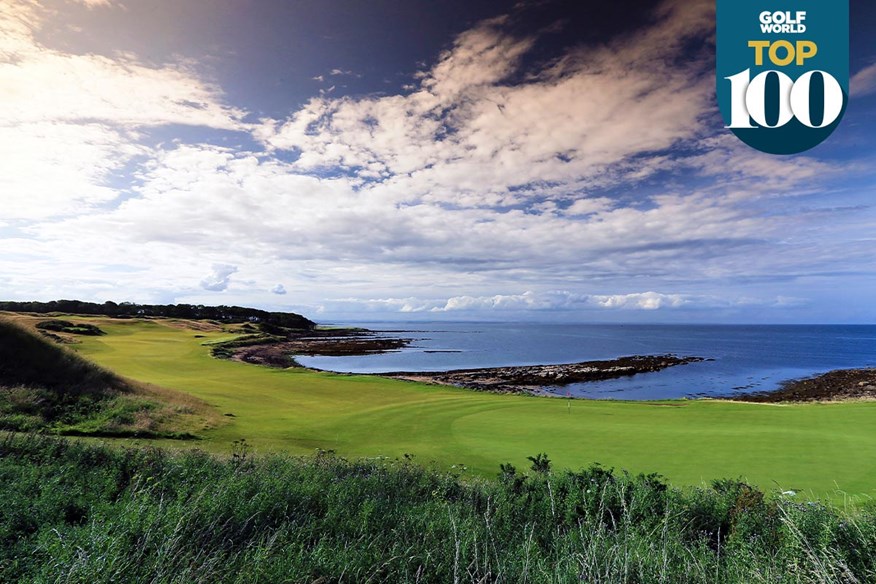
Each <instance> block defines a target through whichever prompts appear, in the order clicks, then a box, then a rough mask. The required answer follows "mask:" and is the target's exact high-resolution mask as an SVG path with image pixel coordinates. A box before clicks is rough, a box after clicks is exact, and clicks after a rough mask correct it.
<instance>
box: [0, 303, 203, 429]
mask: <svg viewBox="0 0 876 584" xmlns="http://www.w3.org/2000/svg"><path fill="white" fill-rule="evenodd" d="M18 320H19V322H13V321H10V320H4V319H0V429H6V430H15V431H48V432H54V433H60V434H67V435H80V436H128V437H130V436H138V437H153V438H155V437H164V438H192V437H194V434H193V433H192V431H193V430H201V429H203V426H204V425H205V424H209V423H210V422H211V421H213V425H215V423H216V420H217V418H218V416H217V415H216V414H215V413H214V412H212V410H211V409H210V408H207V407H205V406H204V405H203V404H201V405H200V406H198V405H197V400H196V399H195V398H193V397H192V396H188V395H185V394H176V395H174V393H175V392H171V391H167V390H161V389H159V388H154V387H148V386H146V385H144V384H142V383H138V382H131V381H128V380H125V379H123V378H122V377H120V376H119V375H117V374H115V373H113V372H111V371H109V370H107V369H104V368H102V367H100V366H98V365H96V364H95V363H93V362H91V361H88V360H86V359H83V358H82V357H81V356H80V355H78V354H76V353H75V352H73V351H71V350H69V349H68V348H66V347H64V346H61V345H58V344H56V343H54V342H52V341H50V340H47V339H46V338H44V337H42V336H40V335H39V334H37V333H36V332H35V331H34V330H33V329H31V328H29V327H28V326H27V325H26V324H25V323H24V322H22V321H21V319H18ZM31 324H33V323H31ZM39 324H42V323H37V325H39ZM67 324H70V323H67ZM92 326H93V325H89V324H87V323H83V324H82V325H81V327H82V328H83V329H85V330H91V327H92ZM67 328H68V329H69V328H77V327H75V326H73V327H70V326H68V327H67ZM65 332H70V331H65ZM74 334H75V333H74Z"/></svg>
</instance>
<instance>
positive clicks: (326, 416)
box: [76, 318, 876, 497]
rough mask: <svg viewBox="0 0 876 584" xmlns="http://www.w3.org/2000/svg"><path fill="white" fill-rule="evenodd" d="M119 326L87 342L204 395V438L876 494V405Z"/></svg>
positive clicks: (144, 375) (151, 376)
mask: <svg viewBox="0 0 876 584" xmlns="http://www.w3.org/2000/svg"><path fill="white" fill-rule="evenodd" d="M87 321H88V322H93V323H95V324H98V325H99V326H100V327H101V328H102V329H104V330H105V331H106V332H107V333H109V334H107V335H106V336H104V337H91V338H86V339H83V342H82V343H81V344H80V345H77V346H76V347H77V350H78V351H79V352H80V353H81V354H83V355H85V356H86V357H88V358H89V359H92V360H94V361H96V362H97V363H99V364H101V365H103V366H106V367H108V368H110V369H112V370H114V371H116V372H118V373H120V374H122V375H124V376H127V377H130V378H132V379H136V380H139V381H144V382H148V383H152V384H156V385H160V386H164V387H168V388H172V389H177V390H181V391H184V392H188V393H190V394H193V395H195V396H197V397H199V398H202V399H203V400H205V401H206V402H208V403H209V404H211V405H213V406H214V407H216V408H217V409H218V410H219V412H220V413H222V414H230V415H228V416H226V417H225V419H226V420H227V423H226V424H224V425H222V426H221V427H218V428H214V429H211V430H207V431H205V432H203V433H202V434H203V436H204V437H205V438H206V440H204V441H201V442H199V443H198V444H197V446H198V447H201V448H206V449H209V450H216V451H220V450H221V451H228V450H230V449H231V447H232V443H233V442H234V441H235V440H239V439H246V442H247V443H248V444H250V445H252V446H253V447H254V448H255V450H256V451H257V452H266V451H287V452H290V453H293V454H306V453H312V452H314V450H315V449H317V448H322V449H333V450H335V451H337V452H338V454H340V455H342V456H347V457H376V456H386V457H392V458H395V457H402V456H403V455H405V454H411V455H413V456H414V457H415V460H416V461H417V462H419V463H422V464H430V463H432V462H434V463H436V464H437V465H438V466H439V467H441V468H447V467H450V466H452V465H457V468H460V466H459V465H464V466H465V467H466V469H467V470H466V471H465V472H467V473H470V474H482V475H495V474H496V472H498V467H499V464H500V463H504V462H511V463H512V464H514V465H516V466H517V467H518V468H526V467H528V462H527V460H526V457H527V456H530V455H535V454H537V453H540V452H545V453H547V454H548V455H549V457H550V458H551V460H552V461H553V463H554V468H573V469H578V468H581V467H584V466H589V465H590V464H591V463H593V462H599V463H601V464H603V465H604V466H608V467H615V468H616V469H625V470H628V471H630V472H634V473H639V472H644V473H650V472H658V473H660V474H662V475H664V476H666V477H667V478H668V479H669V480H670V481H672V482H673V483H675V484H679V485H681V484H700V483H702V482H703V481H706V482H708V481H710V480H712V479H715V478H738V477H742V478H743V479H745V480H747V481H749V482H751V483H753V484H756V485H758V486H760V487H762V488H765V489H775V488H777V487H778V488H781V489H783V490H789V489H793V490H804V491H807V492H809V493H811V494H813V495H815V496H823V495H827V494H831V495H832V496H833V497H836V496H837V495H836V490H837V489H840V490H841V491H844V492H846V493H848V494H852V495H868V496H872V495H876V431H874V429H873V421H874V419H876V402H848V403H840V404H805V405H763V404H743V403H731V402H719V401H670V402H608V401H585V400H572V401H571V402H570V401H569V400H566V399H558V398H542V397H529V396H512V395H494V394H487V393H476V392H472V391H468V390H461V389H454V388H447V387H436V386H429V385H423V384H417V383H409V382H404V381H396V380H390V379H383V378H379V377H370V376H362V375H358V376H350V375H337V374H331V373H319V372H313V371H309V370H304V369H287V370H279V369H268V368H264V367H258V366H254V365H247V364H243V363H237V362H231V361H222V360H218V359H214V358H213V357H211V356H210V354H209V349H208V347H206V346H204V345H203V343H205V342H209V341H211V340H215V339H218V338H222V337H227V336H228V333H224V332H203V331H194V330H188V329H184V328H175V327H171V326H168V325H166V324H164V323H163V322H162V321H158V320H154V321H138V320H131V321H121V320H112V319H101V318H89V319H87Z"/></svg>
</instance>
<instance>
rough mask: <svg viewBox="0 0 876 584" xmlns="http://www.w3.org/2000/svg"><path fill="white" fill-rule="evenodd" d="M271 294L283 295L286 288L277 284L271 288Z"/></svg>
mask: <svg viewBox="0 0 876 584" xmlns="http://www.w3.org/2000/svg"><path fill="white" fill-rule="evenodd" d="M271 294H277V295H280V296H285V295H286V288H285V287H284V286H283V285H282V284H277V285H276V286H274V287H273V288H271Z"/></svg>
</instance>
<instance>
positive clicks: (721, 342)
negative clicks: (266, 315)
mask: <svg viewBox="0 0 876 584" xmlns="http://www.w3.org/2000/svg"><path fill="white" fill-rule="evenodd" d="M347 324H349V323H347ZM357 326H363V327H366V328H369V329H371V330H373V331H380V334H385V335H389V336H401V337H406V338H412V339H414V342H413V343H411V345H410V346H409V347H407V348H405V349H403V350H401V351H397V352H392V353H385V354H380V355H367V356H360V357H298V361H299V362H300V363H301V364H302V365H305V366H307V367H315V368H318V369H325V370H329V371H338V372H350V373H386V372H392V371H444V370H448V369H467V368H476V367H499V366H509V365H538V364H557V363H574V362H577V361H589V360H594V359H611V358H615V357H621V356H626V355H657V354H665V353H673V354H676V355H680V356H695V357H704V358H706V359H709V361H704V362H701V363H692V364H689V365H680V366H676V367H670V368H669V369H665V370H663V371H659V372H655V373H644V374H639V375H634V376H631V377H625V378H621V379H613V380H607V381H597V382H592V383H577V384H572V385H567V386H564V387H556V388H550V387H549V388H545V390H546V391H548V392H552V393H556V394H558V395H563V396H565V395H571V396H574V397H587V398H598V399H636V400H638V399H671V398H685V397H705V396H723V395H734V394H741V393H746V392H754V391H767V390H771V389H776V388H777V387H778V386H779V385H780V384H781V382H783V381H786V380H790V379H797V378H801V377H806V376H810V375H815V374H818V373H823V372H826V371H830V370H832V369H843V368H852V367H876V326H874V325H858V326H855V325H775V326H773V325H619V324H607V325H606V324H533V323H513V324H512V323H422V322H420V323H398V322H392V323H388V322H387V323H383V322H381V323H374V322H371V323H360V324H358V325H357Z"/></svg>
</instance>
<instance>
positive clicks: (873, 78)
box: [849, 63, 876, 97]
mask: <svg viewBox="0 0 876 584" xmlns="http://www.w3.org/2000/svg"><path fill="white" fill-rule="evenodd" d="M849 91H850V93H851V95H852V97H862V96H864V95H870V94H871V93H874V92H876V63H873V64H872V65H869V66H867V67H864V68H863V69H861V70H860V71H858V72H857V73H855V74H854V75H852V78H851V79H850V80H849Z"/></svg>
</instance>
